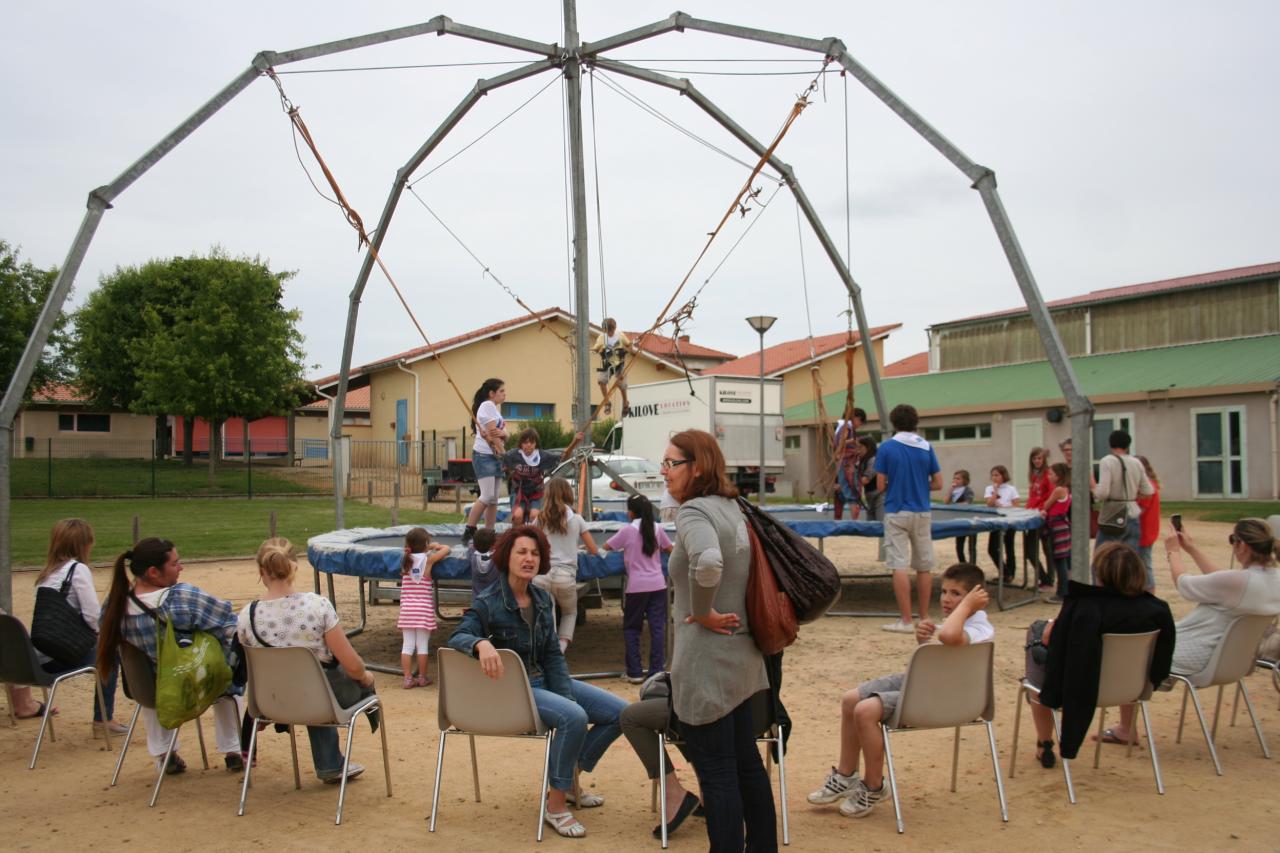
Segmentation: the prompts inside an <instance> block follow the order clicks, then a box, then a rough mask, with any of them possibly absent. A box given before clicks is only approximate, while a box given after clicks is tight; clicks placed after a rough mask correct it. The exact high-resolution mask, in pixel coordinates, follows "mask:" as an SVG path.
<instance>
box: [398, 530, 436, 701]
mask: <svg viewBox="0 0 1280 853" xmlns="http://www.w3.org/2000/svg"><path fill="white" fill-rule="evenodd" d="M447 556H449V546H448V545H444V544H441V543H439V542H432V541H431V535H430V534H429V533H427V531H425V530H423V529H422V528H421V527H415V528H413V529H412V530H410V531H409V532H408V533H406V534H405V537H404V560H403V561H402V562H401V564H400V619H399V620H398V621H397V622H396V627H397V628H399V629H400V633H401V634H403V635H404V644H403V645H402V646H401V647H400V669H401V670H403V671H404V689H405V690H408V689H409V688H411V687H426V686H427V685H428V684H431V683H432V680H431V676H429V675H427V660H428V658H429V657H430V655H431V650H430V647H429V643H430V642H431V632H432V631H434V630H435V629H436V602H435V595H434V594H433V592H432V587H431V567H432V566H433V565H435V564H436V563H438V562H440V561H441V560H443V559H444V558H445V557H447ZM415 647H416V648H417V652H418V677H417V678H414V677H413V653H414V649H415Z"/></svg>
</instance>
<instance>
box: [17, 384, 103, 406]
mask: <svg viewBox="0 0 1280 853" xmlns="http://www.w3.org/2000/svg"><path fill="white" fill-rule="evenodd" d="M31 402H33V403H87V402H89V400H88V398H87V397H85V395H83V394H81V393H80V389H79V388H77V387H76V386H74V385H63V384H57V385H46V386H44V387H43V388H41V389H39V390H37V391H35V392H33V393H32V395H31Z"/></svg>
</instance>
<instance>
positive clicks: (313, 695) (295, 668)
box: [236, 646, 391, 826]
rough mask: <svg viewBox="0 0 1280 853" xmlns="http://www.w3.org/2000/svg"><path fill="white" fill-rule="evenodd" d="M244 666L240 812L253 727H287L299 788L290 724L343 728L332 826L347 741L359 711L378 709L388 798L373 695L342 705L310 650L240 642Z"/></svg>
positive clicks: (342, 793) (383, 725) (341, 797)
mask: <svg viewBox="0 0 1280 853" xmlns="http://www.w3.org/2000/svg"><path fill="white" fill-rule="evenodd" d="M244 653H245V664H246V666H247V669H248V674H249V680H248V703H249V715H250V716H251V717H253V722H254V726H253V734H252V735H250V736H249V758H250V760H248V761H246V762H245V764H244V783H243V785H242V786H241V789H240V810H239V811H238V812H236V814H237V815H243V814H244V805H245V800H246V798H247V797H248V796H249V775H250V773H252V771H253V756H254V755H255V754H256V748H257V742H258V727H259V725H261V724H264V723H265V724H272V723H279V724H281V725H285V726H288V727H289V747H290V750H291V752H292V754H293V785H294V788H295V789H298V788H301V787H302V777H301V774H300V772H299V770H298V743H297V738H296V736H295V735H294V731H293V727H294V726H322V727H326V728H336V729H346V730H347V749H346V752H345V753H344V754H343V756H342V777H341V780H340V782H339V787H338V814H337V816H336V817H335V818H334V820H333V823H334V825H335V826H338V825H341V823H342V807H343V805H344V803H345V801H346V797H347V767H348V766H349V765H350V763H351V744H352V738H353V736H354V735H355V724H356V721H357V720H358V719H359V717H360V715H361V714H363V715H365V716H367V717H372V715H373V713H374V712H375V711H377V712H379V722H378V732H379V733H380V734H381V735H382V773H383V776H384V777H385V778H386V783H387V796H388V797H390V796H391V758H390V755H389V753H388V752H387V712H386V709H385V708H383V707H382V702H381V701H380V700H379V698H378V697H377V695H374V696H369V697H367V698H365V699H362V700H361V701H360V702H358V703H356V704H355V705H352V706H351V707H350V708H343V707H342V706H341V705H339V704H338V700H337V699H335V698H334V695H333V689H332V688H331V687H330V686H329V679H328V678H326V677H325V674H324V669H323V668H322V667H321V666H320V659H319V658H317V657H316V656H315V653H314V652H312V651H311V650H310V649H304V648H300V647H279V648H265V649H263V648H257V647H255V646H245V648H244Z"/></svg>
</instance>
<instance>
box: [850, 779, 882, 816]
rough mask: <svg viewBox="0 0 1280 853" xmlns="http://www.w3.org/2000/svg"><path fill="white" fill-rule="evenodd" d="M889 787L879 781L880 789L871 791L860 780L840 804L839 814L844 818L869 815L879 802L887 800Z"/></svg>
mask: <svg viewBox="0 0 1280 853" xmlns="http://www.w3.org/2000/svg"><path fill="white" fill-rule="evenodd" d="M888 797H889V786H888V785H886V784H885V783H884V780H883V779H882V780H881V781H880V789H879V790H877V791H873V790H871V789H870V788H868V787H867V785H866V783H865V782H863V781H862V780H861V779H859V780H858V784H857V786H856V787H855V788H854V790H852V791H850V792H849V796H848V797H846V798H845V801H844V802H843V803H841V804H840V814H842V815H844V816H845V817H866V816H867V815H868V814H870V813H871V809H872V808H874V807H875V804H876V803H878V802H880V801H881V800H884V799H888Z"/></svg>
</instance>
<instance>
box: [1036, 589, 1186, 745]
mask: <svg viewBox="0 0 1280 853" xmlns="http://www.w3.org/2000/svg"><path fill="white" fill-rule="evenodd" d="M1157 629H1158V630H1159V631H1160V635H1159V636H1158V637H1156V647H1155V650H1154V652H1153V653H1152V655H1151V671H1150V673H1149V675H1148V677H1149V679H1150V681H1151V683H1152V684H1153V685H1154V684H1159V683H1161V682H1162V681H1164V680H1165V679H1166V678H1168V677H1169V668H1170V665H1171V664H1172V662H1173V644H1174V631H1175V629H1174V627H1173V614H1172V613H1170V612H1169V605H1168V604H1166V603H1165V602H1164V600H1163V599H1159V598H1156V597H1155V596H1154V595H1152V594H1151V593H1148V592H1144V593H1142V594H1141V595H1133V596H1130V595H1124V594H1122V593H1119V592H1116V591H1115V590H1113V589H1109V588H1108V587H1102V586H1089V585H1087V584H1082V583H1077V582H1076V581H1071V584H1070V586H1069V588H1068V592H1067V599H1066V601H1065V602H1064V603H1063V605H1062V611H1061V612H1060V613H1059V614H1058V618H1057V620H1056V621H1055V622H1054V624H1053V631H1052V633H1051V634H1050V635H1049V660H1048V662H1047V663H1046V665H1045V683H1044V684H1043V685H1041V693H1040V701H1041V702H1042V703H1043V704H1044V705H1047V706H1048V707H1050V708H1061V709H1062V745H1061V746H1062V750H1061V751H1062V755H1063V757H1064V758H1075V757H1076V753H1077V752H1078V751H1079V750H1080V744H1081V743H1083V742H1084V736H1085V734H1086V733H1088V731H1089V723H1090V722H1091V721H1092V720H1093V712H1094V711H1095V710H1096V709H1097V704H1098V677H1099V675H1100V673H1101V671H1102V635H1103V634H1145V633H1146V632H1148V631H1154V630H1157Z"/></svg>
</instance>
